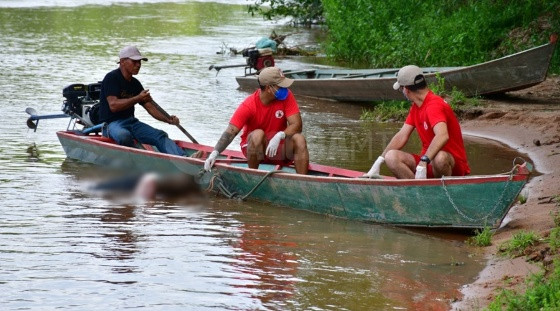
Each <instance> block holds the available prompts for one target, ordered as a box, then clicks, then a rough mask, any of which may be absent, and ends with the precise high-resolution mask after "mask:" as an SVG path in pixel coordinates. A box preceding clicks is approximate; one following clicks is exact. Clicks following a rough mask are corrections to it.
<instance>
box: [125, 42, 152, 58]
mask: <svg viewBox="0 0 560 311" xmlns="http://www.w3.org/2000/svg"><path fill="white" fill-rule="evenodd" d="M122 58H130V59H133V60H143V61H148V59H147V58H146V57H143V56H142V54H140V51H139V50H138V48H137V47H135V46H133V45H129V46H125V47H124V48H123V49H122V50H121V51H120V52H119V59H122Z"/></svg>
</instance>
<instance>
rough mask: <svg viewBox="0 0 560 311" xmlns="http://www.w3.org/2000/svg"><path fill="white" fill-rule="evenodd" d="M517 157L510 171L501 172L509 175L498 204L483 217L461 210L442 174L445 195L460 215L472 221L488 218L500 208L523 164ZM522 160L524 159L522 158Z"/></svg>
mask: <svg viewBox="0 0 560 311" xmlns="http://www.w3.org/2000/svg"><path fill="white" fill-rule="evenodd" d="M517 159H521V158H519V157H517V158H515V159H513V168H512V169H511V170H510V171H509V172H506V173H502V174H501V175H509V177H508V179H507V182H506V185H505V186H504V190H503V191H502V194H501V195H500V197H499V198H498V200H497V201H496V204H494V207H493V208H492V210H491V211H490V212H489V213H488V214H487V215H486V216H483V217H481V218H478V219H475V218H472V217H469V216H467V215H466V214H465V213H464V212H462V211H461V209H460V208H459V207H458V206H457V205H456V204H455V202H454V201H453V199H452V198H451V195H450V194H449V191H448V190H447V186H446V185H445V180H444V177H445V176H441V185H442V187H443V190H444V191H445V195H446V196H447V199H448V200H449V202H450V203H451V205H452V206H453V208H454V209H455V211H456V212H457V213H459V215H461V216H462V217H463V218H465V219H467V220H469V221H472V222H479V221H481V220H484V219H487V218H488V217H489V216H490V215H492V214H494V212H495V211H496V208H498V205H499V204H500V202H501V201H502V199H503V198H504V195H505V193H506V190H507V188H508V186H509V185H510V184H511V181H512V180H513V175H514V174H515V172H517V169H518V168H519V166H521V164H516V163H515V162H516V160H517ZM521 160H523V159H521ZM523 161H524V160H523Z"/></svg>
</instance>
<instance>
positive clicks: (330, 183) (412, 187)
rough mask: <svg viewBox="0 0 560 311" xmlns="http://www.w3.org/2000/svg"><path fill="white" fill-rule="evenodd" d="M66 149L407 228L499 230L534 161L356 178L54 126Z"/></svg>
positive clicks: (89, 158)
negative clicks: (444, 173) (440, 173)
mask: <svg viewBox="0 0 560 311" xmlns="http://www.w3.org/2000/svg"><path fill="white" fill-rule="evenodd" d="M57 136H58V138H59V140H60V143H61V145H62V147H63V148H64V151H65V152H66V155H67V156H68V157H69V158H72V159H76V160H79V161H83V162H87V163H94V164H97V165H103V166H109V167H118V168H121V169H127V170H140V171H151V172H159V173H177V172H183V173H186V174H189V175H193V176H197V178H199V182H200V184H201V186H203V187H205V188H208V189H212V190H214V191H217V192H221V193H222V194H224V195H226V196H228V197H237V198H241V199H249V200H258V201H262V202H267V203H271V204H275V205H278V206H285V207H291V208H294V209H299V210H306V211H310V212H314V213H319V214H324V215H329V216H334V217H339V218H344V219H349V220H357V221H365V222H373V223H380V224H391V225H396V226H407V227H408V226H410V227H441V228H466V229H477V228H484V227H491V228H496V227H498V226H500V224H501V222H502V220H503V218H504V217H505V216H506V214H507V213H508V211H509V209H510V208H511V206H512V205H513V203H514V202H515V201H516V198H517V195H518V194H519V192H520V191H521V190H522V188H523V186H524V185H525V183H526V182H527V180H528V177H529V174H530V171H531V166H530V164H528V163H520V164H515V165H514V167H513V168H512V170H511V171H510V172H507V173H504V174H496V175H481V176H467V177H444V178H440V179H426V180H414V179H408V180H407V179H395V178H394V177H389V176H382V177H381V178H379V179H364V178H360V177H361V176H362V175H363V172H359V171H354V170H348V169H344V168H338V167H332V166H324V165H320V164H315V163H311V164H310V165H309V174H308V175H299V174H296V173H295V168H294V167H293V166H282V167H281V166H275V165H269V164H261V165H260V166H259V168H258V169H250V168H248V165H247V162H246V159H245V158H244V156H243V154H242V153H241V152H239V151H233V150H226V151H225V152H223V153H222V157H221V158H218V160H217V162H216V165H215V167H214V168H213V170H212V171H211V172H204V171H203V167H204V158H205V156H207V155H208V154H209V153H210V152H211V151H212V150H213V148H212V147H210V146H205V145H200V144H196V143H191V142H186V141H176V143H177V144H178V145H179V146H180V147H182V148H183V149H184V150H185V151H186V153H187V155H193V154H195V153H197V152H198V154H203V156H202V157H201V158H195V157H180V156H174V155H168V154H163V153H160V152H157V151H156V150H154V147H152V146H148V145H144V146H140V148H131V147H125V146H120V145H117V144H116V143H115V142H114V141H112V140H110V139H108V138H105V137H102V136H100V135H84V134H83V133H82V132H78V131H59V132H57Z"/></svg>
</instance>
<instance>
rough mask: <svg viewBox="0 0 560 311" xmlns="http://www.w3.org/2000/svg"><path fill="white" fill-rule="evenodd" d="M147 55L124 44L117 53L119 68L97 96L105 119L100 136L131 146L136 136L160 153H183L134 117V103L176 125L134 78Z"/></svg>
mask: <svg viewBox="0 0 560 311" xmlns="http://www.w3.org/2000/svg"><path fill="white" fill-rule="evenodd" d="M147 60H148V59H147V58H146V57H143V56H142V55H141V54H140V51H139V50H138V48H136V47H135V46H127V47H125V48H123V49H122V50H121V51H120V53H119V68H117V69H115V70H112V71H111V72H109V73H108V74H107V75H105V78H104V79H103V82H102V83H101V93H100V96H99V105H100V106H99V121H100V122H105V123H106V125H105V126H104V127H103V136H105V137H109V138H111V139H113V140H114V141H116V142H117V143H118V144H119V145H124V146H129V147H134V140H135V139H136V140H137V141H138V142H139V143H141V144H150V145H154V146H156V148H157V149H158V150H159V151H161V152H163V153H169V154H174V155H181V156H182V155H184V151H183V149H181V148H180V147H179V146H177V144H175V142H174V141H172V140H171V139H169V137H168V136H167V133H166V132H164V131H162V130H158V129H155V128H153V127H151V126H150V125H148V124H145V123H143V122H140V120H138V119H136V118H135V117H134V106H136V104H140V106H142V107H144V109H146V111H148V113H149V114H150V115H151V116H152V117H154V118H155V119H157V120H159V121H162V122H166V123H169V124H174V125H177V124H179V119H178V118H177V117H176V116H170V117H169V118H167V117H166V116H165V115H163V113H162V112H160V110H158V109H157V108H156V106H155V105H154V101H153V99H152V96H151V95H150V91H149V90H146V89H144V87H143V86H142V84H141V83H140V81H138V80H137V79H136V78H134V77H133V76H134V75H137V74H138V72H139V71H140V67H141V66H142V61H147Z"/></svg>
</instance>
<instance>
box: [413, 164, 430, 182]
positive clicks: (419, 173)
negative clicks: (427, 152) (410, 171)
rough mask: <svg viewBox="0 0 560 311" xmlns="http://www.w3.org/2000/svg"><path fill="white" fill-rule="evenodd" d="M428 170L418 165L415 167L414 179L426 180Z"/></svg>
mask: <svg viewBox="0 0 560 311" xmlns="http://www.w3.org/2000/svg"><path fill="white" fill-rule="evenodd" d="M427 172H428V169H427V168H426V167H425V166H421V165H418V166H417V167H416V174H415V175H414V179H426V178H427V176H426V174H427Z"/></svg>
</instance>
